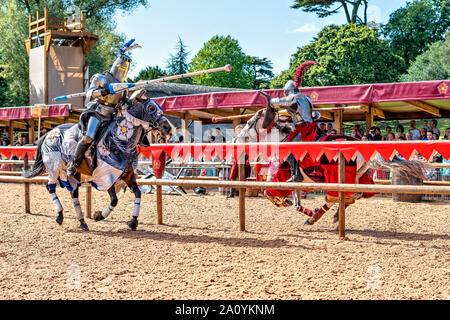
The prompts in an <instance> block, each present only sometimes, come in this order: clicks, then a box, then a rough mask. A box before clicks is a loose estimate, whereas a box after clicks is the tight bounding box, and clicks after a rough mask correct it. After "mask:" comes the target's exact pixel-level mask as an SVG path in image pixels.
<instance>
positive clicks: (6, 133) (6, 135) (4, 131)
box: [2, 128, 11, 141]
mask: <svg viewBox="0 0 450 320" xmlns="http://www.w3.org/2000/svg"><path fill="white" fill-rule="evenodd" d="M2 140H8V141H10V140H11V139H10V138H9V133H8V129H6V128H4V129H3V137H2Z"/></svg>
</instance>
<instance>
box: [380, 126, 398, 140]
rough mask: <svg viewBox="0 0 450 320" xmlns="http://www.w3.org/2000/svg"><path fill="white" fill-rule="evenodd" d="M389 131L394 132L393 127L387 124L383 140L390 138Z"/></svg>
mask: <svg viewBox="0 0 450 320" xmlns="http://www.w3.org/2000/svg"><path fill="white" fill-rule="evenodd" d="M389 133H392V127H391V126H387V127H386V135H385V136H383V139H382V140H388V135H389ZM394 137H395V136H394Z"/></svg>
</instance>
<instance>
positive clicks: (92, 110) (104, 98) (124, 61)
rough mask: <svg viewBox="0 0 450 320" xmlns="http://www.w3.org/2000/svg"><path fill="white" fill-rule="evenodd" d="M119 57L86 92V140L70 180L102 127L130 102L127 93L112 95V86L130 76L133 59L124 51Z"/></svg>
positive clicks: (72, 165) (71, 167) (83, 124)
mask: <svg viewBox="0 0 450 320" xmlns="http://www.w3.org/2000/svg"><path fill="white" fill-rule="evenodd" d="M122 48H124V47H122ZM119 53H120V54H119V57H117V59H116V60H115V61H114V63H113V65H112V66H111V69H110V70H109V71H106V72H104V73H97V74H95V75H94V76H93V77H92V78H91V84H90V86H89V89H88V91H87V92H86V99H87V101H88V103H87V108H88V109H87V110H86V111H84V112H83V113H82V114H81V116H80V126H81V128H82V132H83V134H84V136H83V138H82V139H81V140H80V141H79V142H78V144H77V147H76V149H75V155H74V158H73V161H72V162H71V163H70V165H69V168H68V169H67V173H68V175H69V176H73V175H74V174H75V172H76V168H77V167H79V166H80V164H81V161H82V160H83V156H84V154H85V152H86V151H87V149H88V148H89V147H90V145H91V144H92V142H93V141H94V139H95V138H96V136H97V134H98V132H99V131H100V128H101V127H102V125H103V124H104V123H105V122H110V121H111V120H112V119H113V117H114V115H115V113H116V112H117V109H118V108H119V107H120V105H121V103H122V102H123V101H124V99H125V98H126V92H124V91H122V92H119V93H111V92H110V91H109V89H108V86H109V84H112V83H119V82H124V80H125V77H126V75H127V73H128V69H129V66H130V63H131V59H130V57H129V56H127V55H126V54H125V53H124V51H123V50H122V49H121V50H120V51H119ZM86 123H87V125H86Z"/></svg>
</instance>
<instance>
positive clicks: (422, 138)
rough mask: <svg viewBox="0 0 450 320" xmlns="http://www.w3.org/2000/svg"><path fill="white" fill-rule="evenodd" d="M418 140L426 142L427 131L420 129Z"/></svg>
mask: <svg viewBox="0 0 450 320" xmlns="http://www.w3.org/2000/svg"><path fill="white" fill-rule="evenodd" d="M419 140H427V129H425V128H424V127H422V129H420V139H419Z"/></svg>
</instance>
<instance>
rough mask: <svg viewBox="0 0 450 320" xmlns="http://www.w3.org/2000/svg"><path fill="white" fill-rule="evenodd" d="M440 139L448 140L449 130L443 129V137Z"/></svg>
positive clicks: (449, 136) (449, 138) (449, 137)
mask: <svg viewBox="0 0 450 320" xmlns="http://www.w3.org/2000/svg"><path fill="white" fill-rule="evenodd" d="M442 139H444V140H450V128H447V129H445V133H444V137H443V138H442Z"/></svg>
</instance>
